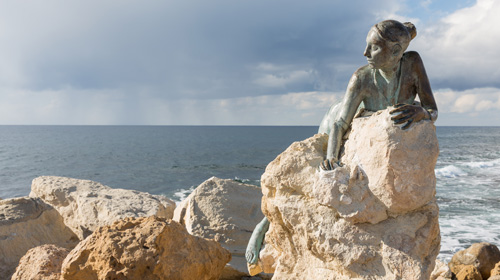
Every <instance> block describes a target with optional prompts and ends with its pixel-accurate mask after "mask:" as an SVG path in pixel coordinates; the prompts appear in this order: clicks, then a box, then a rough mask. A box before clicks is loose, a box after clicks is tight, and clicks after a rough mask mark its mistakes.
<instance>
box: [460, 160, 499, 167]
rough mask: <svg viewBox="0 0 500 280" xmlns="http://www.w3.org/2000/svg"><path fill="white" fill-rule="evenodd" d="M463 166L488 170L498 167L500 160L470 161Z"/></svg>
mask: <svg viewBox="0 0 500 280" xmlns="http://www.w3.org/2000/svg"><path fill="white" fill-rule="evenodd" d="M464 165H465V166H467V167H470V168H490V167H495V166H500V159H495V160H491V161H472V162H468V163H464Z"/></svg>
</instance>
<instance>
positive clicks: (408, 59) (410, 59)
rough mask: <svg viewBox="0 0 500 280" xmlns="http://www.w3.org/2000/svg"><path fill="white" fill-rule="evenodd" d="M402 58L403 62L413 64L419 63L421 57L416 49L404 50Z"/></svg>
mask: <svg viewBox="0 0 500 280" xmlns="http://www.w3.org/2000/svg"><path fill="white" fill-rule="evenodd" d="M402 59H403V61H404V62H405V63H409V64H415V63H418V64H421V63H422V58H421V57H420V55H419V54H418V52H416V51H408V52H405V53H404V54H403V57H402Z"/></svg>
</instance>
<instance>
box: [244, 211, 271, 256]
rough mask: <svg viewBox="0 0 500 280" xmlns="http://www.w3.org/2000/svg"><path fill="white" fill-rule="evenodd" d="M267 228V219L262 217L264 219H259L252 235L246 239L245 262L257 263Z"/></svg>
mask: <svg viewBox="0 0 500 280" xmlns="http://www.w3.org/2000/svg"><path fill="white" fill-rule="evenodd" d="M268 229H269V220H268V219H267V218H266V217H264V219H262V221H260V223H258V224H257V225H256V226H255V229H254V230H253V233H252V236H251V237H250V240H249V241H248V245H247V250H246V253H245V257H246V259H247V263H249V264H255V263H257V260H258V259H259V252H260V248H261V247H262V242H263V241H264V236H265V235H266V232H267V230H268Z"/></svg>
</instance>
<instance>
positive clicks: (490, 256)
mask: <svg viewBox="0 0 500 280" xmlns="http://www.w3.org/2000/svg"><path fill="white" fill-rule="evenodd" d="M498 262H500V250H498V247H497V246H495V245H493V244H490V243H487V242H481V243H474V244H472V245H471V246H470V247H469V248H467V249H465V250H461V251H458V252H457V253H456V254H455V255H453V257H452V258H451V261H450V263H449V264H448V266H449V267H450V269H451V271H452V272H453V273H455V274H458V273H459V272H460V271H461V270H462V269H463V268H464V267H465V266H468V265H473V266H475V267H476V268H477V269H478V270H479V272H480V273H481V276H482V278H483V279H488V278H489V277H490V274H491V271H492V270H493V269H494V268H495V265H496V264H497V263H498Z"/></svg>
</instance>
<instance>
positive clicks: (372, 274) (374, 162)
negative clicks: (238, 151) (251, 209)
mask: <svg viewBox="0 0 500 280" xmlns="http://www.w3.org/2000/svg"><path fill="white" fill-rule="evenodd" d="M388 118H389V114H388V112H387V111H384V112H381V113H377V114H374V115H373V116H371V117H369V118H363V119H361V120H358V119H356V120H354V121H353V124H352V131H351V133H350V135H349V140H348V141H347V143H346V144H345V145H346V149H345V154H344V156H343V158H342V159H343V163H344V166H343V167H340V168H339V169H338V170H334V171H328V172H325V173H321V172H319V168H318V167H319V165H320V163H321V162H322V160H323V159H324V155H325V154H326V148H327V141H328V136H327V135H325V134H321V135H319V134H318V135H315V136H314V137H311V138H309V139H306V140H304V141H301V142H295V143H293V144H292V145H291V146H290V147H289V148H288V149H287V150H286V151H285V152H283V153H282V154H281V155H279V156H278V157H277V158H276V159H275V160H274V161H273V162H271V163H270V164H269V165H268V166H267V168H266V172H265V173H264V175H263V176H262V180H261V183H262V192H263V194H264V197H263V199H262V210H263V212H264V214H265V215H266V216H267V218H268V219H269V220H270V222H271V224H270V227H269V230H268V232H267V234H266V237H265V238H266V239H265V240H266V246H272V247H273V249H274V251H276V252H278V254H279V256H278V257H277V260H276V270H275V274H274V278H273V279H322V280H324V279H408V280H411V279H418V280H424V279H425V280H427V279H429V277H430V274H431V272H432V270H433V268H434V264H435V260H436V256H437V254H438V253H439V244H440V235H439V223H438V214H439V209H438V207H437V204H436V201H435V198H434V194H435V176H434V166H435V163H436V158H437V153H438V147H437V140H435V139H436V136H435V127H434V125H433V124H432V123H430V122H426V121H423V122H419V123H417V124H415V125H414V127H413V128H411V129H410V130H407V131H403V130H401V129H400V128H399V127H395V126H393V125H392V123H391V122H390V121H388ZM370 140H371V141H370ZM349 141H358V142H360V143H365V144H360V143H350V144H349ZM400 142H401V143H400ZM419 143H420V144H419ZM353 147H356V149H355V148H353ZM417 153H418V154H419V155H417ZM365 157H376V158H375V159H365ZM404 176H406V177H404ZM403 177H404V178H403ZM414 200H416V201H414Z"/></svg>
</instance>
